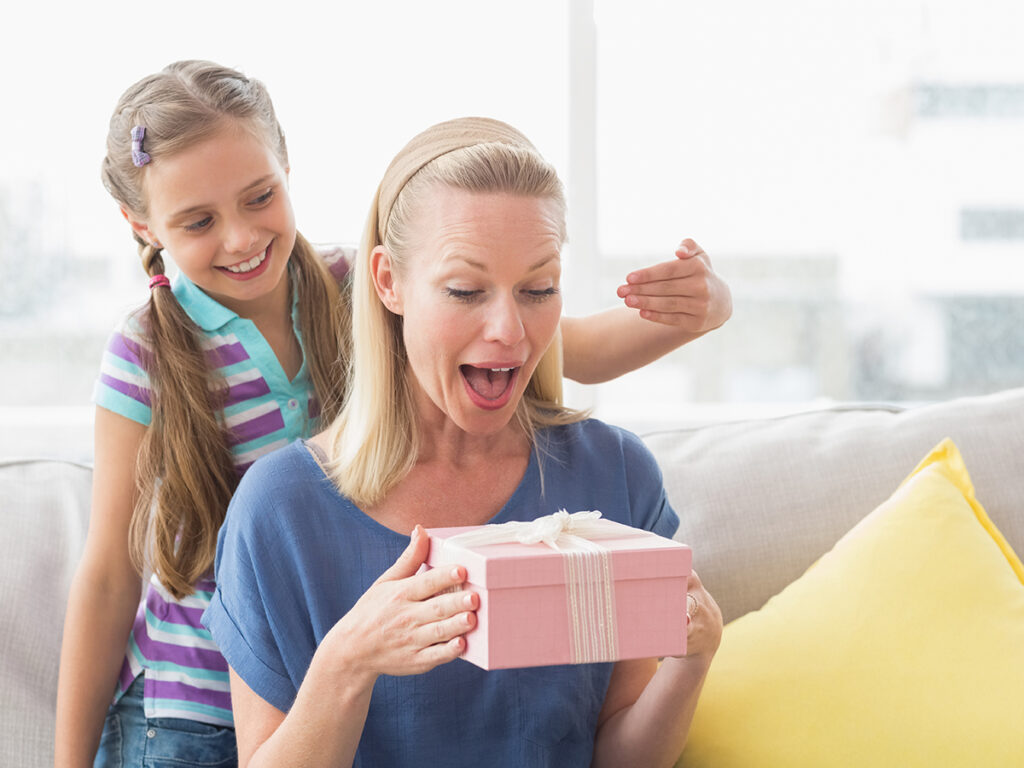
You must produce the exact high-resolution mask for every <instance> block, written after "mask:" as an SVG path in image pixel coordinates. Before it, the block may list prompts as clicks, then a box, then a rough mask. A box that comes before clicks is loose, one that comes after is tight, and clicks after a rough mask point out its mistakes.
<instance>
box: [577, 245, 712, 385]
mask: <svg viewBox="0 0 1024 768" xmlns="http://www.w3.org/2000/svg"><path fill="white" fill-rule="evenodd" d="M618 295H619V296H620V297H621V298H622V299H623V301H624V302H625V304H626V306H625V307H620V308H618V309H611V310H607V311H605V312H599V313H597V314H593V315H588V316H587V317H564V318H562V346H563V350H564V353H563V354H564V360H565V363H564V368H565V375H566V376H567V377H569V378H570V379H574V380H576V381H578V382H580V383H581V384H596V383H599V382H602V381H608V380H609V379H614V378H616V377H617V376H621V375H622V374H624V373H628V372H629V371H633V370H636V369H637V368H640V367H642V366H644V365H647V364H648V363H650V362H653V361H654V360H657V359H658V358H659V357H661V356H663V355H665V354H667V353H668V352H671V351H672V350H673V349H677V348H678V347H680V346H682V345H683V344H686V343H688V342H691V341H693V340H694V339H697V338H699V337H701V336H703V335H704V334H705V333H707V332H708V331H711V330H714V329H715V328H718V327H719V326H720V325H722V324H723V323H724V322H725V321H726V320H728V319H729V317H730V315H732V294H731V293H730V291H729V286H728V285H726V283H725V281H723V280H722V279H721V278H720V277H719V276H718V274H717V273H716V272H715V271H714V270H713V269H712V268H711V260H710V259H709V258H708V255H707V254H706V253H705V252H704V251H703V249H701V247H700V246H699V245H697V243H695V242H694V241H693V240H689V239H687V240H683V242H682V243H680V245H679V248H677V249H676V258H675V259H673V260H672V261H666V262H663V263H661V264H656V265H654V266H652V267H647V268H645V269H639V270H637V271H635V272H631V273H630V274H629V275H627V276H626V284H625V285H622V286H619V289H618Z"/></svg>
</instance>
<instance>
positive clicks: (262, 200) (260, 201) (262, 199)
mask: <svg viewBox="0 0 1024 768" xmlns="http://www.w3.org/2000/svg"><path fill="white" fill-rule="evenodd" d="M273 196H274V190H273V189H268V190H267V191H266V192H264V193H263V194H262V195H260V196H259V197H256V198H253V199H252V200H250V201H249V205H252V206H260V205H264V204H266V203H269V202H270V200H271V198H273Z"/></svg>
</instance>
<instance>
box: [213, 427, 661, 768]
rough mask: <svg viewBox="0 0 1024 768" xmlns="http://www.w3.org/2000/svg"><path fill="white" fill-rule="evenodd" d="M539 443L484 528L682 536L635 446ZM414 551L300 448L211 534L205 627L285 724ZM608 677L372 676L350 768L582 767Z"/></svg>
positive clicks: (560, 440) (242, 497)
mask: <svg viewBox="0 0 1024 768" xmlns="http://www.w3.org/2000/svg"><path fill="white" fill-rule="evenodd" d="M537 442H538V448H539V451H534V452H533V454H532V455H531V458H530V463H529V466H528V467H527V469H526V473H525V474H524V476H523V479H522V480H521V481H520V483H519V486H518V487H517V488H516V490H515V492H514V493H513V494H512V496H511V498H510V499H509V500H508V501H507V502H506V503H505V506H504V507H502V509H501V511H500V512H499V513H498V514H497V515H496V516H495V517H494V519H493V520H491V522H494V523H502V522H506V521H509V520H533V519H534V518H536V517H538V516H540V515H545V514H551V513H553V512H556V511H558V510H559V509H562V508H565V509H567V510H569V511H570V512H575V511H578V510H583V509H599V510H601V512H602V513H603V515H604V516H605V517H607V518H609V519H612V520H616V521H618V522H621V523H625V524H628V525H632V526H634V527H637V528H643V529H646V530H649V531H653V532H655V533H657V534H660V535H662V536H666V537H670V536H672V535H673V534H674V533H675V530H676V528H677V527H678V524H679V520H678V518H677V517H676V513H675V511H674V510H673V509H672V507H671V506H670V505H669V503H668V498H667V497H666V495H665V490H664V488H663V486H662V479H661V472H660V470H659V469H658V466H657V464H656V463H655V461H654V458H653V456H651V454H650V453H649V452H648V450H647V448H646V447H645V446H644V445H643V443H642V442H641V441H640V439H639V438H638V437H637V436H636V435H634V434H632V433H630V432H627V431H625V430H622V429H618V428H617V427H611V426H608V425H606V424H603V423H602V422H599V421H595V420H588V421H583V422H579V423H577V424H571V425H568V426H564V427H551V428H547V429H543V430H541V431H540V432H539V433H538V435H537ZM538 452H539V453H540V454H541V456H542V458H541V467H539V466H538V462H537V454H538ZM541 468H542V469H543V474H544V493H541V482H540V473H541ZM408 545H409V537H408V536H403V535H401V534H399V533H396V532H395V531H392V530H391V529H389V528H386V527H384V526H383V525H381V524H380V523H377V522H376V521H375V520H373V519H372V518H370V517H368V516H367V515H366V514H364V513H363V512H362V511H361V510H359V509H358V508H357V507H356V506H355V505H354V504H352V503H351V502H350V501H349V500H348V499H346V498H345V497H343V496H341V495H340V494H339V493H338V492H337V490H336V489H335V487H334V485H333V484H332V483H331V482H330V480H328V478H327V477H326V476H325V475H324V473H323V472H322V471H321V469H320V466H319V465H318V464H317V463H316V461H315V460H314V459H313V457H312V456H311V455H310V454H309V451H308V449H307V448H306V447H305V446H304V445H303V444H301V443H295V444H293V445H290V446H288V447H287V448H284V449H282V450H280V451H276V452H275V453H273V454H271V455H270V456H266V457H264V458H261V459H259V460H258V461H257V462H256V463H255V464H254V465H253V467H252V469H250V470H249V472H248V473H246V475H245V477H244V478H243V479H242V482H241V484H240V485H239V488H238V491H237V492H236V493H235V496H234V498H233V499H232V501H231V506H230V507H229V508H228V514H227V519H226V521H225V523H224V526H223V528H222V529H221V532H220V539H219V541H218V546H217V561H216V581H217V589H216V592H215V593H214V596H213V599H212V601H211V603H210V607H209V608H208V609H207V611H206V613H205V614H204V616H203V622H204V623H205V624H206V626H207V627H209V629H210V631H211V632H212V634H213V637H214V639H215V640H216V641H217V644H218V645H219V646H220V648H221V652H222V653H223V654H224V656H225V657H226V658H227V660H228V663H229V664H230V665H231V667H232V668H233V669H234V670H235V671H236V672H237V673H238V674H239V675H240V676H241V677H242V679H243V680H245V682H246V684H247V685H249V687H250V688H252V690H253V691H255V692H256V693H257V694H258V695H260V696H261V697H263V698H264V699H265V700H266V701H268V702H269V703H270V704H272V705H274V706H275V707H277V708H278V709H280V710H282V711H287V710H288V709H289V708H290V707H291V705H292V702H293V701H294V700H295V696H296V693H297V692H298V689H299V685H300V684H301V683H302V679H303V677H304V676H305V674H306V670H307V669H308V667H309V664H310V661H311V660H312V658H313V653H314V652H315V651H316V648H317V645H318V644H319V643H320V641H321V640H322V639H323V637H324V636H325V635H326V634H327V632H328V631H329V630H330V629H331V627H332V626H334V624H335V623H336V622H337V621H338V620H339V619H340V618H341V617H342V616H343V615H344V614H345V613H346V612H347V611H348V610H349V609H350V608H351V607H352V606H353V605H354V604H355V602H356V601H357V600H358V599H359V598H360V597H361V596H362V594H363V593H364V592H365V591H366V590H367V589H368V588H369V586H370V585H371V584H372V583H373V582H374V580H376V578H377V577H378V576H380V574H381V573H383V572H384V571H385V570H386V569H387V568H389V567H390V566H391V564H392V563H394V561H395V560H396V559H397V558H398V556H399V555H400V554H401V553H402V551H403V550H404V549H405V548H406V547H407V546H408ZM611 670H612V665H611V664H580V665H566V666H554V667H539V668H530V669H510V670H494V671H490V672H488V671H485V670H482V669H479V668H478V667H476V666H474V665H472V664H470V663H469V662H466V661H463V660H462V659H456V660H455V661H453V662H451V663H448V664H444V665H441V666H440V667H436V668H435V669H433V670H431V671H430V672H427V673H426V674H422V675H410V676H404V677H392V676H389V675H382V676H381V677H379V678H378V680H377V683H376V685H375V687H374V690H373V695H372V698H371V702H370V709H369V713H368V715H367V719H366V725H365V727H364V729H363V735H362V740H361V741H360V743H359V749H358V751H357V753H356V759H355V762H354V765H355V766H365V767H366V768H370V766H395V767H401V766H424V765H430V766H453V767H455V766H466V767H467V768H469V767H470V766H472V767H473V768H478V767H479V766H483V765H486V766H495V767H496V768H501V767H502V766H507V767H508V768H530V766H559V768H561V767H562V766H577V765H578V766H585V765H589V764H590V761H591V757H592V754H593V747H594V732H595V729H596V727H597V716H598V713H599V712H600V709H601V706H602V704H603V703H604V698H605V693H606V691H607V688H608V681H609V678H610V676H611ZM324 704H325V706H330V704H329V702H325V703H324Z"/></svg>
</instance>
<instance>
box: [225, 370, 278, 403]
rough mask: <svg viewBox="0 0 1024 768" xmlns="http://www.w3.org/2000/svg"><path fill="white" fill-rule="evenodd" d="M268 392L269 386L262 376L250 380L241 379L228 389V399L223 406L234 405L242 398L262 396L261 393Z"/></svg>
mask: <svg viewBox="0 0 1024 768" xmlns="http://www.w3.org/2000/svg"><path fill="white" fill-rule="evenodd" d="M269 394H270V387H269V386H268V385H267V382H266V379H264V378H263V377H262V376H261V377H260V378H258V379H253V380H252V381H243V382H242V383H241V384H235V385H234V386H232V387H230V388H229V389H228V399H227V402H226V403H225V407H227V406H230V405H236V404H238V403H241V402H243V401H244V400H251V399H252V398H255V397H262V396H263V395H269Z"/></svg>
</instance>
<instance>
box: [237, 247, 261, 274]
mask: <svg viewBox="0 0 1024 768" xmlns="http://www.w3.org/2000/svg"><path fill="white" fill-rule="evenodd" d="M265 258H267V252H266V250H264V251H263V253H260V254H258V255H256V256H253V257H252V258H251V259H249V260H248V261H243V262H242V263H241V264H236V265H234V266H232V267H228V270H230V271H231V272H236V273H238V272H251V271H252V270H254V269H256V267H258V266H259V265H260V264H262V263H263V260H264V259H265Z"/></svg>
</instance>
